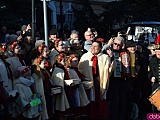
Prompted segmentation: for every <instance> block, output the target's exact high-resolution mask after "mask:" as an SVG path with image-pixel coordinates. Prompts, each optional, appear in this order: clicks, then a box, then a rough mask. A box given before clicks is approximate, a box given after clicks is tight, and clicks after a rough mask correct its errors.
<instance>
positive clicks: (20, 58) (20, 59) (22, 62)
mask: <svg viewBox="0 0 160 120" xmlns="http://www.w3.org/2000/svg"><path fill="white" fill-rule="evenodd" d="M16 56H17V57H18V58H19V61H20V62H21V64H22V66H26V65H25V63H24V60H23V57H22V56H21V55H19V54H16Z"/></svg>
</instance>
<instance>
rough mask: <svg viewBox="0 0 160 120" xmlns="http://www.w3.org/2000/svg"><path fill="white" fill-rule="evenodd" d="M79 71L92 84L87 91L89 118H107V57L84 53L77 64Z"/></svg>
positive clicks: (108, 73)
mask: <svg viewBox="0 0 160 120" xmlns="http://www.w3.org/2000/svg"><path fill="white" fill-rule="evenodd" d="M79 69H80V71H81V73H82V74H83V75H85V76H86V77H87V78H89V80H90V81H92V82H93V87H92V88H91V89H90V90H89V96H88V97H89V100H90V101H91V103H90V104H89V110H88V111H89V113H88V114H89V118H90V119H99V118H102V119H106V118H108V108H107V107H108V106H107V101H106V95H107V94H106V93H107V90H108V85H109V76H110V72H109V71H110V70H109V57H108V55H105V54H102V53H99V54H98V55H97V56H95V55H93V54H92V53H91V52H90V51H88V52H87V53H85V54H84V55H83V56H82V57H81V59H80V62H79Z"/></svg>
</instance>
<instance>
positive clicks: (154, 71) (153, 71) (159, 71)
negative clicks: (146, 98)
mask: <svg viewBox="0 0 160 120" xmlns="http://www.w3.org/2000/svg"><path fill="white" fill-rule="evenodd" d="M155 49H156V50H155V52H156V56H155V57H153V58H151V60H150V63H149V73H148V78H149V80H151V82H152V92H154V91H155V90H156V89H157V88H158V87H159V86H160V45H159V44H157V45H156V46H155ZM152 110H153V112H157V110H156V108H155V107H153V109H152Z"/></svg>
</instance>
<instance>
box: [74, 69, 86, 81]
mask: <svg viewBox="0 0 160 120" xmlns="http://www.w3.org/2000/svg"><path fill="white" fill-rule="evenodd" d="M72 68H73V69H74V70H75V71H76V73H77V75H78V77H79V78H80V79H82V78H86V76H84V75H83V74H82V73H80V72H79V70H78V68H77V67H72Z"/></svg>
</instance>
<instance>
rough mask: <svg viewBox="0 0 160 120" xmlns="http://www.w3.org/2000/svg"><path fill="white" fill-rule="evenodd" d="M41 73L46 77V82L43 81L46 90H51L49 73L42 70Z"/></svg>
mask: <svg viewBox="0 0 160 120" xmlns="http://www.w3.org/2000/svg"><path fill="white" fill-rule="evenodd" d="M41 72H42V74H43V76H44V81H43V82H44V86H45V87H46V88H50V83H49V79H50V77H49V75H48V73H47V71H46V70H41Z"/></svg>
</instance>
